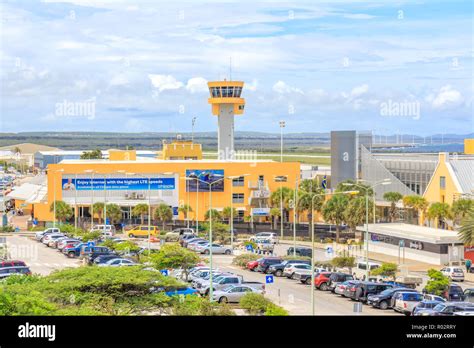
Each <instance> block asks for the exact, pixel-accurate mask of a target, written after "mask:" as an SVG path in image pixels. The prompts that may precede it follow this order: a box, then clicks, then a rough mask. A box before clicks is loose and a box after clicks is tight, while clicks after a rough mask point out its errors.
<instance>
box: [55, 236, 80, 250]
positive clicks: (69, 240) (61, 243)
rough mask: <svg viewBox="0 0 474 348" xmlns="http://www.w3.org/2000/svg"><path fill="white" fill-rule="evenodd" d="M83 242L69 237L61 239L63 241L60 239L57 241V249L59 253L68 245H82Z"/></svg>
mask: <svg viewBox="0 0 474 348" xmlns="http://www.w3.org/2000/svg"><path fill="white" fill-rule="evenodd" d="M80 242H81V241H80V240H78V239H75V238H69V237H65V238H61V239H58V240H56V245H55V247H56V249H58V250H59V251H61V250H63V248H64V247H65V246H66V245H68V244H71V243H80Z"/></svg>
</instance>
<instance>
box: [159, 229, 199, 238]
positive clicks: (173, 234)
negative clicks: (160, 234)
mask: <svg viewBox="0 0 474 348" xmlns="http://www.w3.org/2000/svg"><path fill="white" fill-rule="evenodd" d="M183 235H193V236H195V232H194V229H192V228H186V227H181V228H175V229H174V230H173V231H171V232H167V233H166V234H165V240H166V241H177V240H179V238H180V237H181V236H183Z"/></svg>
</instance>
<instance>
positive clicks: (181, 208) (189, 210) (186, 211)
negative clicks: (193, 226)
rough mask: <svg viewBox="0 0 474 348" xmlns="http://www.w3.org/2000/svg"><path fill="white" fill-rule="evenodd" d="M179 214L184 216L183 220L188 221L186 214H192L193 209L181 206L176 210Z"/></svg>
mask: <svg viewBox="0 0 474 348" xmlns="http://www.w3.org/2000/svg"><path fill="white" fill-rule="evenodd" d="M178 212H179V213H183V215H184V220H186V221H187V220H188V213H192V212H193V209H192V208H191V206H190V205H189V204H183V205H181V206H180V207H179V208H178Z"/></svg>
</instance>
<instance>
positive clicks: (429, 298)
mask: <svg viewBox="0 0 474 348" xmlns="http://www.w3.org/2000/svg"><path fill="white" fill-rule="evenodd" d="M423 300H427V301H439V302H445V301H446V299H445V298H444V297H441V296H437V295H433V294H424V295H423Z"/></svg>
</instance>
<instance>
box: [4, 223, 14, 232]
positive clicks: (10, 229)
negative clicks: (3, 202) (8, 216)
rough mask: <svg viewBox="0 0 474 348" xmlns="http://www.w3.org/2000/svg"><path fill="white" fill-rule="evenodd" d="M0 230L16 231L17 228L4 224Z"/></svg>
mask: <svg viewBox="0 0 474 348" xmlns="http://www.w3.org/2000/svg"><path fill="white" fill-rule="evenodd" d="M0 232H15V228H14V227H13V226H10V225H7V226H2V227H0Z"/></svg>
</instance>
